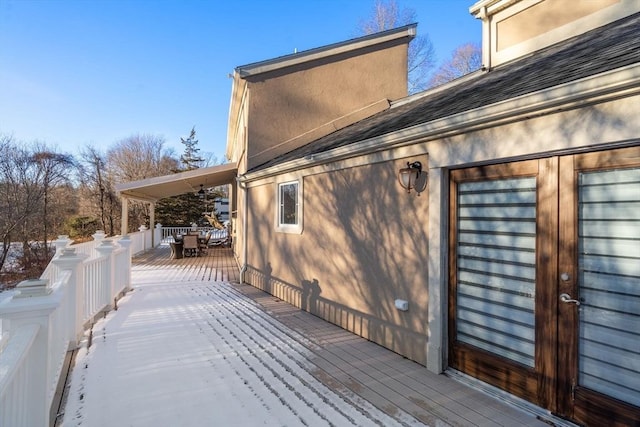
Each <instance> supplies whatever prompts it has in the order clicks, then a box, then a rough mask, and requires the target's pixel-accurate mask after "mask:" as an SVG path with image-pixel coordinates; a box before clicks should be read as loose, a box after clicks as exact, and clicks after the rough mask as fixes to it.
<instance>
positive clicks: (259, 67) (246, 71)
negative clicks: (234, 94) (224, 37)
mask: <svg viewBox="0 0 640 427" xmlns="http://www.w3.org/2000/svg"><path fill="white" fill-rule="evenodd" d="M417 26H418V24H409V25H405V26H403V27H399V28H394V29H392V30H387V31H383V32H379V33H374V34H370V35H366V36H363V37H359V38H356V39H351V40H347V41H344V42H340V43H334V44H330V45H327V46H322V47H319V48H315V49H310V50H305V51H302V52H298V53H295V54H291V55H285V56H281V57H278V58H273V59H269V60H266V61H261V62H255V63H252V64H247V65H243V66H240V67H236V69H235V71H236V73H238V75H239V76H240V77H241V78H247V77H250V76H255V75H258V74H263V73H267V72H270V71H275V70H279V69H282V68H286V67H291V66H294V65H299V64H304V63H306V62H310V61H315V60H318V59H322V58H327V57H331V56H335V55H339V54H343V53H347V52H351V51H354V50H358V49H363V48H367V47H371V46H375V45H377V44H382V43H386V42H391V41H394V40H398V39H402V38H409V39H413V38H414V37H415V36H416V28H417Z"/></svg>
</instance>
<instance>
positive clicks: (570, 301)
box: [560, 294, 580, 305]
mask: <svg viewBox="0 0 640 427" xmlns="http://www.w3.org/2000/svg"><path fill="white" fill-rule="evenodd" d="M560 301H562V302H563V303H565V304H575V305H580V301H578V300H577V299H573V298H571V295H569V294H560Z"/></svg>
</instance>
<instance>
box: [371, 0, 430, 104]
mask: <svg viewBox="0 0 640 427" xmlns="http://www.w3.org/2000/svg"><path fill="white" fill-rule="evenodd" d="M416 18H417V17H416V11H415V10H414V9H407V8H403V9H400V8H399V7H398V4H397V3H396V1H395V0H376V1H375V4H374V9H373V12H372V15H371V17H370V18H369V19H368V20H366V21H363V22H361V23H360V27H359V31H360V32H361V33H362V34H372V33H376V32H379V31H385V30H391V29H393V28H397V27H401V26H403V25H408V24H412V23H414V22H417V19H416ZM434 64H435V50H434V48H433V44H432V43H431V39H430V38H429V36H428V35H427V34H426V33H425V34H424V35H418V36H416V37H415V38H414V39H413V40H412V41H411V43H410V44H409V52H408V64H407V65H408V71H409V75H408V91H409V93H410V94H413V93H417V92H420V91H422V90H424V89H426V87H427V83H428V77H429V73H430V72H431V70H432V68H433V67H434Z"/></svg>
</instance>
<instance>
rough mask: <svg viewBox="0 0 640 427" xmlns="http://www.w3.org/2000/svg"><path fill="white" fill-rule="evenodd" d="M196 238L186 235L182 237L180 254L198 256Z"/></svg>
mask: <svg viewBox="0 0 640 427" xmlns="http://www.w3.org/2000/svg"><path fill="white" fill-rule="evenodd" d="M198 251H199V247H198V236H195V235H191V234H190V235H187V236H183V237H182V253H183V255H184V256H187V254H189V256H198Z"/></svg>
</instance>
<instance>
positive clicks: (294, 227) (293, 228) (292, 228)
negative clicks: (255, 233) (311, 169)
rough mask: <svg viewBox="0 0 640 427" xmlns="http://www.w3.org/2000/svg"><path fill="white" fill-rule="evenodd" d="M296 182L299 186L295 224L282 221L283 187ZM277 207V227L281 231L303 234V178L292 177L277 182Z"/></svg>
mask: <svg viewBox="0 0 640 427" xmlns="http://www.w3.org/2000/svg"><path fill="white" fill-rule="evenodd" d="M291 184H295V185H296V186H297V192H296V196H297V209H296V219H297V221H296V223H295V224H282V223H281V222H280V213H281V206H282V204H281V188H282V187H283V186H285V185H291ZM275 185H276V208H275V229H276V231H277V232H280V233H291V234H301V233H302V218H303V216H302V213H303V209H302V206H303V197H302V195H303V188H302V179H292V180H287V181H281V182H276V183H275Z"/></svg>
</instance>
